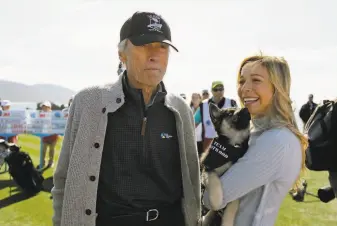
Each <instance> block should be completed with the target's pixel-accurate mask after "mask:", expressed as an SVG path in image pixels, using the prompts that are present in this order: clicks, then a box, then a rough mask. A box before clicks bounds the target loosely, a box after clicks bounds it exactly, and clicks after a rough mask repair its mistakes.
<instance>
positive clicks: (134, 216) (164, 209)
mask: <svg viewBox="0 0 337 226" xmlns="http://www.w3.org/2000/svg"><path fill="white" fill-rule="evenodd" d="M180 214H181V216H183V215H182V208H181V204H180V202H179V204H172V205H167V206H159V207H154V208H149V209H145V210H139V209H135V210H134V211H132V212H131V211H130V213H127V214H122V215H106V214H100V213H98V215H97V218H98V219H97V220H99V221H102V222H103V221H104V222H114V221H142V222H150V221H157V220H164V221H166V220H171V219H172V217H173V218H175V217H176V216H178V215H180Z"/></svg>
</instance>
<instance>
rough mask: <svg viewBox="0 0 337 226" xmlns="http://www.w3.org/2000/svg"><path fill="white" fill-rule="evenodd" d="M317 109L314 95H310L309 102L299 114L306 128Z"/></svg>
mask: <svg viewBox="0 0 337 226" xmlns="http://www.w3.org/2000/svg"><path fill="white" fill-rule="evenodd" d="M316 107H317V104H316V103H315V102H314V95H312V94H309V96H308V102H307V103H305V104H304V105H303V106H302V107H301V109H300V112H299V115H300V118H301V119H302V121H303V124H304V126H305V124H306V123H307V122H308V120H309V118H310V116H311V115H312V113H313V112H314V111H315V109H316Z"/></svg>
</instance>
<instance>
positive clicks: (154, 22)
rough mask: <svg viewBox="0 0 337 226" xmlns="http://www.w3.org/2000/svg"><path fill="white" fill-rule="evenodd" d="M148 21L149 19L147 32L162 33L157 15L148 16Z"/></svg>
mask: <svg viewBox="0 0 337 226" xmlns="http://www.w3.org/2000/svg"><path fill="white" fill-rule="evenodd" d="M148 17H149V19H150V24H149V25H147V27H148V28H149V31H157V32H160V33H162V31H161V27H162V26H163V25H162V24H161V23H160V17H159V16H157V15H148Z"/></svg>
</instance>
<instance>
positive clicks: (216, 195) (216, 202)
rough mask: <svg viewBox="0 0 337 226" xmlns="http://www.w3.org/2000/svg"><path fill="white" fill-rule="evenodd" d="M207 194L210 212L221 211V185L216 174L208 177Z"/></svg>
mask: <svg viewBox="0 0 337 226" xmlns="http://www.w3.org/2000/svg"><path fill="white" fill-rule="evenodd" d="M208 192H209V201H210V204H211V208H212V210H219V209H221V205H222V200H223V193H222V184H221V181H220V178H219V177H218V175H216V173H210V174H209V175H208Z"/></svg>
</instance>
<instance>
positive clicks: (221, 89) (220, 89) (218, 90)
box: [212, 87, 224, 92]
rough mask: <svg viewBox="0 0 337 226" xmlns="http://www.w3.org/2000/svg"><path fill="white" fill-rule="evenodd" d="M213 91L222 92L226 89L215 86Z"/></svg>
mask: <svg viewBox="0 0 337 226" xmlns="http://www.w3.org/2000/svg"><path fill="white" fill-rule="evenodd" d="M212 91H213V92H220V91H224V88H223V87H221V88H213V89H212Z"/></svg>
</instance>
